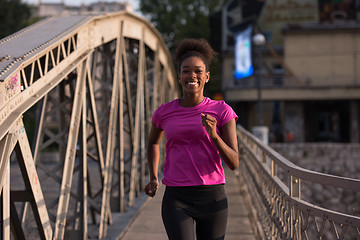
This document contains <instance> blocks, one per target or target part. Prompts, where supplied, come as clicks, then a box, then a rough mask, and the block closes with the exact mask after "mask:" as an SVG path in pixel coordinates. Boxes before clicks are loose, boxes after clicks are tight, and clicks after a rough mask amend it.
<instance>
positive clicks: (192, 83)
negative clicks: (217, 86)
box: [187, 82, 198, 85]
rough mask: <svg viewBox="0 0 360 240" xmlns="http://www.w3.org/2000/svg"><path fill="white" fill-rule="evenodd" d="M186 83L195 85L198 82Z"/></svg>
mask: <svg viewBox="0 0 360 240" xmlns="http://www.w3.org/2000/svg"><path fill="white" fill-rule="evenodd" d="M187 84H189V85H197V84H198V83H197V82H188V83H187Z"/></svg>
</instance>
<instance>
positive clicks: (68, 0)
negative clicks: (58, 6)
mask: <svg viewBox="0 0 360 240" xmlns="http://www.w3.org/2000/svg"><path fill="white" fill-rule="evenodd" d="M41 1H42V3H61V0H41ZM100 1H104V2H130V3H131V5H132V6H133V9H134V11H136V10H137V8H138V5H139V0H128V1H124V0H65V5H69V6H80V5H81V4H83V3H84V4H85V5H88V4H91V3H94V2H100ZM22 2H24V3H30V4H38V3H39V0H22Z"/></svg>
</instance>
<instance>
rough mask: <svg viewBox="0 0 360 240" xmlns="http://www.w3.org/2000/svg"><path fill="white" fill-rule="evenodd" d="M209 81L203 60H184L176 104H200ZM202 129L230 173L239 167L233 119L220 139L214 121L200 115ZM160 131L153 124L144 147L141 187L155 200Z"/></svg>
mask: <svg viewBox="0 0 360 240" xmlns="http://www.w3.org/2000/svg"><path fill="white" fill-rule="evenodd" d="M209 79H210V72H209V71H207V67H206V65H205V63H204V62H203V60H202V59H201V58H199V57H188V58H186V59H184V61H183V62H182V63H181V66H180V73H179V82H180V84H181V85H182V88H183V97H182V98H181V99H180V101H179V103H180V105H181V106H183V107H194V106H196V105H198V104H199V103H201V102H202V101H203V100H204V86H205V84H206V83H207V82H208V81H209ZM201 121H202V125H203V126H204V127H205V129H206V131H207V133H208V134H209V137H210V138H211V140H212V141H213V143H214V144H215V146H216V147H217V149H218V150H219V153H220V156H221V159H222V160H223V161H224V162H225V163H226V165H227V166H228V167H229V168H230V169H231V170H235V169H236V168H237V167H238V166H239V156H238V143H237V137H236V122H235V119H232V120H230V121H229V122H228V123H226V124H225V125H224V126H222V129H221V130H222V138H221V137H220V136H219V135H218V134H217V132H216V123H217V122H216V119H215V118H214V117H212V116H210V115H204V114H201ZM163 133H164V131H163V130H162V129H158V128H157V127H156V125H155V124H154V123H153V124H152V126H151V129H150V134H149V141H148V147H147V158H148V164H149V174H150V182H149V183H148V184H147V185H146V187H145V189H144V190H145V193H146V194H147V195H149V196H150V197H153V196H155V193H156V190H157V189H158V187H159V180H158V167H159V158H160V150H159V145H160V141H161V138H162V136H163Z"/></svg>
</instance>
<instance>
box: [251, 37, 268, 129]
mask: <svg viewBox="0 0 360 240" xmlns="http://www.w3.org/2000/svg"><path fill="white" fill-rule="evenodd" d="M252 40H253V43H254V45H255V50H256V55H257V64H256V71H255V73H256V74H255V75H256V83H257V89H258V125H259V126H262V125H263V117H262V99H261V65H262V55H261V49H262V47H263V46H264V45H265V37H264V35H263V34H261V33H256V34H255V35H254V36H253V39H252Z"/></svg>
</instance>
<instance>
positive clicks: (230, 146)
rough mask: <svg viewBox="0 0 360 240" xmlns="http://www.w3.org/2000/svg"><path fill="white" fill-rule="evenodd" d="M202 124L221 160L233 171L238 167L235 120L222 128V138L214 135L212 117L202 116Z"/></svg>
mask: <svg viewBox="0 0 360 240" xmlns="http://www.w3.org/2000/svg"><path fill="white" fill-rule="evenodd" d="M202 123H203V125H204V126H205V129H206V131H207V132H208V134H209V136H210V138H211V140H212V141H213V142H214V144H215V146H216V147H217V149H218V150H219V153H220V156H221V159H222V160H223V161H224V162H225V163H226V164H227V165H228V167H229V168H230V169H231V170H235V169H236V168H237V167H238V166H239V154H238V142H237V136H236V122H235V119H232V120H230V121H229V122H228V123H226V124H225V125H224V126H222V129H221V130H222V138H221V137H220V136H219V135H218V134H217V133H216V119H215V118H214V117H212V116H209V115H203V114H202Z"/></svg>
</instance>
